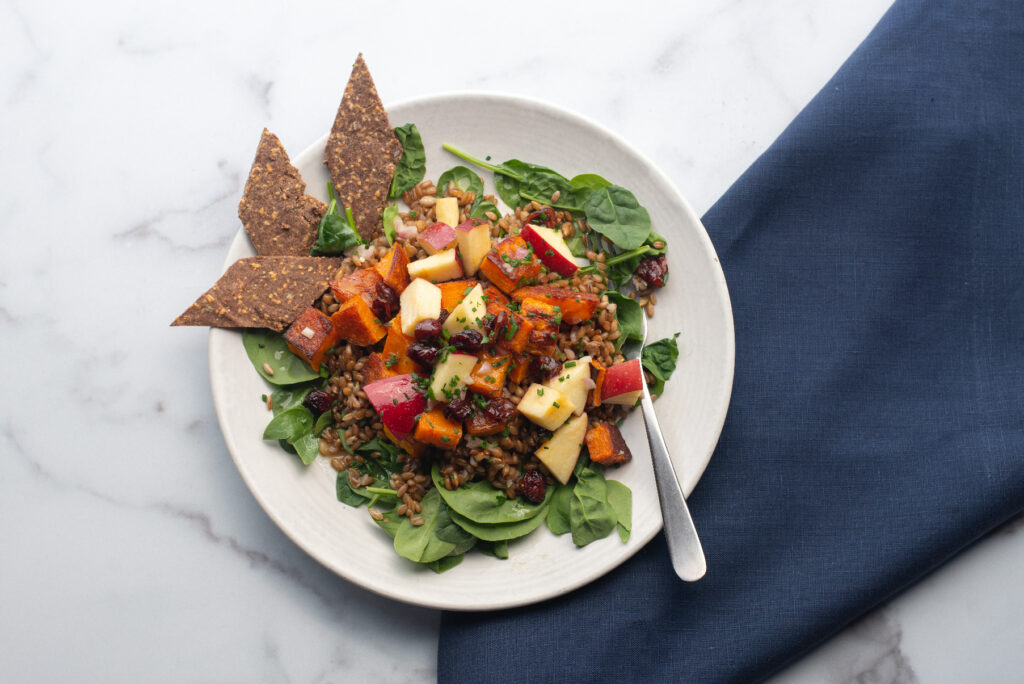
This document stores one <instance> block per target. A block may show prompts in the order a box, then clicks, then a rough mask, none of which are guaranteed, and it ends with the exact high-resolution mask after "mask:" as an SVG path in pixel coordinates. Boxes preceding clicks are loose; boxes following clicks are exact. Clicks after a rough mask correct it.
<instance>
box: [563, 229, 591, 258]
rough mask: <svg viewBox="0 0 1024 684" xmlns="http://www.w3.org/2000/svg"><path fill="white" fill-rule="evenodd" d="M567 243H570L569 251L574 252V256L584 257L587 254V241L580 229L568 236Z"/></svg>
mask: <svg viewBox="0 0 1024 684" xmlns="http://www.w3.org/2000/svg"><path fill="white" fill-rule="evenodd" d="M565 244H566V245H568V247H569V251H570V252H572V255H573V256H574V257H584V256H586V255H587V243H586V242H584V240H583V235H582V234H581V233H580V232H579V231H577V232H575V233H573V234H572V235H571V236H569V237H568V238H566V240H565Z"/></svg>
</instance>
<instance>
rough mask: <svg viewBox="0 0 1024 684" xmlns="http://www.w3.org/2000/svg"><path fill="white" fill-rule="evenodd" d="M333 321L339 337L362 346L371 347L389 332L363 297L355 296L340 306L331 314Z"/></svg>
mask: <svg viewBox="0 0 1024 684" xmlns="http://www.w3.org/2000/svg"><path fill="white" fill-rule="evenodd" d="M331 322H332V323H334V327H335V328H337V334H338V338H339V339H342V340H345V341H346V342H351V343H352V344H354V345H357V346H360V347H370V346H372V345H374V344H376V343H377V342H380V341H381V340H382V339H384V336H385V335H387V334H388V331H387V330H385V329H384V326H383V325H381V323H380V321H379V320H377V317H376V316H374V315H373V312H372V311H370V307H369V305H368V304H367V303H366V302H365V301H364V300H363V298H362V297H353V298H352V299H350V300H348V301H347V302H345V303H344V304H342V305H341V306H340V307H338V310H337V311H335V312H334V313H333V314H331Z"/></svg>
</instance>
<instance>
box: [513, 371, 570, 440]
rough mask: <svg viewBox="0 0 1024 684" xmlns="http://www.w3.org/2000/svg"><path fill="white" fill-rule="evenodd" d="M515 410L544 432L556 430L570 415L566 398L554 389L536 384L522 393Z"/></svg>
mask: <svg viewBox="0 0 1024 684" xmlns="http://www.w3.org/2000/svg"><path fill="white" fill-rule="evenodd" d="M516 410H518V411H519V412H520V413H521V414H523V415H524V416H526V417H527V418H528V419H530V421H531V422H533V423H535V424H537V425H540V426H541V427H542V428H544V429H545V430H557V429H558V427H559V426H560V425H561V424H562V423H564V422H565V419H566V418H568V417H569V416H570V415H572V405H571V404H570V403H569V399H568V397H566V396H565V395H564V394H563V393H562V392H560V391H559V390H557V389H555V388H554V387H545V386H544V385H541V384H540V383H536V382H535V383H533V384H532V385H530V386H529V387H528V388H527V389H526V391H525V392H523V398H522V399H520V400H519V405H518V406H516Z"/></svg>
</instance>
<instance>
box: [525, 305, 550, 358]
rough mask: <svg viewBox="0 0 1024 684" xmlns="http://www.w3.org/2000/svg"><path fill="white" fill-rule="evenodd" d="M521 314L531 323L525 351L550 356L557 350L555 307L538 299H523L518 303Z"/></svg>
mask: <svg viewBox="0 0 1024 684" xmlns="http://www.w3.org/2000/svg"><path fill="white" fill-rule="evenodd" d="M520 311H521V312H522V315H523V316H524V317H526V319H527V320H529V321H530V322H531V323H533V329H532V330H531V331H530V338H529V340H528V341H527V343H526V351H528V352H530V353H531V354H537V355H544V356H551V355H553V354H554V353H555V352H556V351H558V343H557V340H556V334H557V333H558V316H559V314H558V312H557V311H556V310H555V307H554V306H553V305H551V304H548V303H546V302H544V301H542V300H540V299H531V298H527V299H524V300H523V301H522V303H521V305H520Z"/></svg>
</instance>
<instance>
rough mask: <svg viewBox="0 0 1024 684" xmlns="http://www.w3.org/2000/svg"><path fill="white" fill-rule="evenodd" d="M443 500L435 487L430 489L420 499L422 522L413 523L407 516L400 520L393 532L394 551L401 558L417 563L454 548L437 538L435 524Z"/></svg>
mask: <svg viewBox="0 0 1024 684" xmlns="http://www.w3.org/2000/svg"><path fill="white" fill-rule="evenodd" d="M442 505H443V502H442V501H441V496H440V495H439V494H438V493H437V489H431V490H430V491H429V492H427V493H426V495H425V496H424V497H423V499H421V500H420V506H421V509H420V514H419V517H421V518H423V524H422V525H419V526H416V525H413V524H412V523H411V522H410V521H409V519H408V518H405V519H403V520H402V523H401V525H399V526H398V531H397V532H396V533H395V551H396V552H398V555H399V556H401V557H403V558H408V559H409V560H411V561H416V562H417V563H430V562H433V561H436V560H440V559H442V558H444V557H445V556H447V555H448V554H450V553H451V552H452V551H454V550H455V544H452V543H451V542H446V541H441V540H440V539H438V538H437V524H438V522H439V516H440V514H441V510H442V509H441V507H442Z"/></svg>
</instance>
